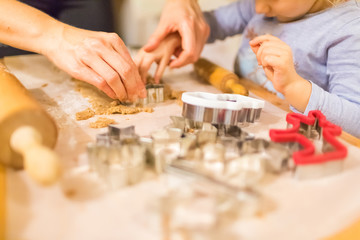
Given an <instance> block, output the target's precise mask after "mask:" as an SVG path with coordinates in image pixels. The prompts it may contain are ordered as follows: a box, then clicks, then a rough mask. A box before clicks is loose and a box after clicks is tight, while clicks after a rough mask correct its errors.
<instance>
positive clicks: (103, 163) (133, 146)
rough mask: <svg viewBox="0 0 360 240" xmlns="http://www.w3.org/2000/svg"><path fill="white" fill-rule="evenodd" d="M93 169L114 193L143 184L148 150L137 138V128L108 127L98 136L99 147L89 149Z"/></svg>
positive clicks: (92, 145)
mask: <svg viewBox="0 0 360 240" xmlns="http://www.w3.org/2000/svg"><path fill="white" fill-rule="evenodd" d="M87 153H88V159H89V165H90V168H91V169H92V170H94V171H95V172H96V173H97V174H98V176H99V177H100V178H102V179H103V180H104V181H105V182H106V183H107V185H108V186H109V187H110V188H111V189H117V188H119V187H123V186H127V185H132V184H135V183H138V182H139V181H141V179H142V176H143V174H144V170H145V161H146V154H145V147H144V146H143V145H142V144H141V143H140V140H139V136H138V135H136V134H135V128H134V126H130V127H127V128H118V127H116V126H113V125H110V126H108V132H106V133H102V134H98V135H97V137H96V143H95V144H89V145H88V147H87Z"/></svg>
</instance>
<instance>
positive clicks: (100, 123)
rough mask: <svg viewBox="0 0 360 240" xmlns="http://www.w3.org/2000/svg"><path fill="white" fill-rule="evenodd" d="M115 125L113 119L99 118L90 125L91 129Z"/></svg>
mask: <svg viewBox="0 0 360 240" xmlns="http://www.w3.org/2000/svg"><path fill="white" fill-rule="evenodd" d="M113 123H115V120H114V119H110V118H105V117H99V118H98V119H97V120H96V121H95V122H91V123H90V127H91V128H104V127H107V126H109V125H110V124H113Z"/></svg>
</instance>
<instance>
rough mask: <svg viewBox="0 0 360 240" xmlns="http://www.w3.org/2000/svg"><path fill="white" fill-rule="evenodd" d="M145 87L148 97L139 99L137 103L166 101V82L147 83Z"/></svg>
mask: <svg viewBox="0 0 360 240" xmlns="http://www.w3.org/2000/svg"><path fill="white" fill-rule="evenodd" d="M145 87H146V92H147V96H146V98H140V99H138V100H137V102H136V104H138V105H142V106H144V105H147V104H150V103H160V102H163V101H164V84H147V85H146V86H145Z"/></svg>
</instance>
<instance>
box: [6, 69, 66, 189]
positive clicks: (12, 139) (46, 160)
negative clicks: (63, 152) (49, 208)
mask: <svg viewBox="0 0 360 240" xmlns="http://www.w3.org/2000/svg"><path fill="white" fill-rule="evenodd" d="M56 139H57V128H56V125H55V123H54V121H53V120H52V119H51V117H50V116H49V115H48V114H47V113H46V112H45V111H44V110H43V109H42V108H41V107H40V105H39V104H38V103H37V102H36V101H35V100H34V99H33V98H32V97H31V96H30V94H29V93H28V92H27V90H26V89H25V87H23V86H22V85H21V83H20V82H19V81H18V80H17V79H16V77H15V76H14V75H12V74H10V73H9V72H8V71H7V69H6V68H5V66H4V65H2V64H1V63H0V163H2V164H3V165H5V166H8V167H12V168H15V169H21V168H23V167H24V169H25V170H26V171H27V173H28V174H29V175H30V176H31V177H32V178H33V179H34V180H35V181H37V182H38V183H40V184H42V185H50V184H52V183H54V182H55V181H56V180H57V179H58V177H59V175H60V167H59V166H60V165H59V159H58V156H57V155H56V154H55V152H54V151H53V150H52V148H53V147H54V146H55V143H56Z"/></svg>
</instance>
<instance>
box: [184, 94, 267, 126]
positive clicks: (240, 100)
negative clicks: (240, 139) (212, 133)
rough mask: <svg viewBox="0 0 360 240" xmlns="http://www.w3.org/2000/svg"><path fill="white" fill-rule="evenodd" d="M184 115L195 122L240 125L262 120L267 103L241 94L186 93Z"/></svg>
mask: <svg viewBox="0 0 360 240" xmlns="http://www.w3.org/2000/svg"><path fill="white" fill-rule="evenodd" d="M181 99H182V101H183V103H184V104H183V110H182V115H183V117H185V118H187V119H191V120H193V121H195V122H208V123H212V124H224V125H238V124H239V123H253V122H255V121H256V120H258V119H259V118H260V113H261V110H262V109H263V108H264V105H265V102H264V101H262V100H258V99H255V98H251V97H245V96H242V95H239V94H212V93H205V92H185V93H183V94H182V98H181Z"/></svg>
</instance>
